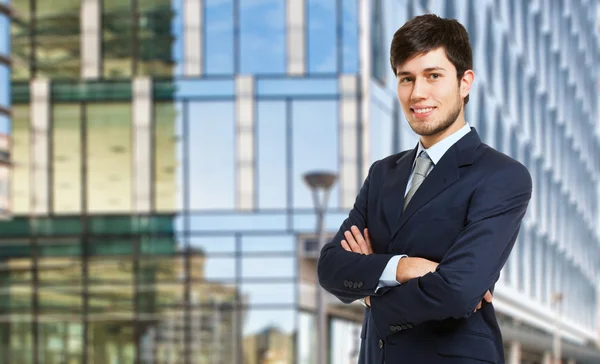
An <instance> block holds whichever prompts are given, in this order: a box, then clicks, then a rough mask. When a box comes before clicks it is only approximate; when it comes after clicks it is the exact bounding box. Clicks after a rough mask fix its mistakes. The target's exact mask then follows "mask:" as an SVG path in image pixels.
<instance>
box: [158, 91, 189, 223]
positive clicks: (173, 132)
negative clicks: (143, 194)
mask: <svg viewBox="0 0 600 364" xmlns="http://www.w3.org/2000/svg"><path fill="white" fill-rule="evenodd" d="M180 106H181V104H179V103H177V104H176V103H171V102H161V103H157V104H156V106H155V108H154V115H155V123H154V153H155V154H154V163H155V165H154V183H155V187H154V193H155V196H154V199H155V208H156V211H160V212H167V211H169V212H170V211H177V210H180V209H182V208H183V185H182V182H183V143H182V135H183V130H182V123H181V122H182V115H181V107H180Z"/></svg>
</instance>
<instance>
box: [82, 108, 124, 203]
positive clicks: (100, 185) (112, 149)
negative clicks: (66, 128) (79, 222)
mask: <svg viewBox="0 0 600 364" xmlns="http://www.w3.org/2000/svg"><path fill="white" fill-rule="evenodd" d="M131 108H132V106H131V104H128V103H127V104H126V103H111V104H108V105H107V104H89V105H88V106H87V133H86V134H87V135H86V137H87V153H88V155H87V164H88V168H87V170H88V191H87V203H88V211H89V212H130V211H131V207H132V206H131V202H132V197H131V196H132V194H131V186H132V182H131V174H132V170H131V160H132V159H131V158H132V157H131V140H132V136H131V112H132V110H131Z"/></svg>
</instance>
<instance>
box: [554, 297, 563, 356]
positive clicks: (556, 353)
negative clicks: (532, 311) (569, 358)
mask: <svg viewBox="0 0 600 364" xmlns="http://www.w3.org/2000/svg"><path fill="white" fill-rule="evenodd" d="M563 298H564V296H563V294H562V293H561V292H556V293H554V294H553V295H552V303H553V306H554V341H553V343H552V351H553V352H554V353H553V356H554V360H553V363H554V364H560V362H561V356H562V354H561V347H560V344H561V338H560V336H561V335H560V307H561V303H562V300H563Z"/></svg>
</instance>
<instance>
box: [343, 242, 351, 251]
mask: <svg viewBox="0 0 600 364" xmlns="http://www.w3.org/2000/svg"><path fill="white" fill-rule="evenodd" d="M342 248H344V250H346V251H349V252H351V251H352V249H350V245H348V243H347V242H346V240H342Z"/></svg>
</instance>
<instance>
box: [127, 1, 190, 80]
mask: <svg viewBox="0 0 600 364" xmlns="http://www.w3.org/2000/svg"><path fill="white" fill-rule="evenodd" d="M137 4H138V14H139V15H138V16H139V18H138V22H137V25H138V27H139V28H138V33H137V34H138V47H139V49H138V55H137V56H138V59H139V61H138V74H141V75H153V76H173V74H174V71H175V70H174V67H175V62H174V60H173V47H174V45H175V43H176V38H177V37H178V36H183V35H182V34H181V31H180V30H179V32H177V31H176V30H175V29H173V25H175V22H174V20H175V18H176V17H180V15H179V14H177V13H176V9H175V5H174V4H172V1H171V0H142V1H138V2H137Z"/></svg>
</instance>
